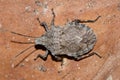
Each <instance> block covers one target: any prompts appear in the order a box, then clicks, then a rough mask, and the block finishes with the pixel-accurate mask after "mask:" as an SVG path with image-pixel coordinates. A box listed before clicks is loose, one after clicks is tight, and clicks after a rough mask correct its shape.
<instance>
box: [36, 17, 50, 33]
mask: <svg viewBox="0 0 120 80" xmlns="http://www.w3.org/2000/svg"><path fill="white" fill-rule="evenodd" d="M37 20H38V22H39V23H40V26H43V27H44V29H45V31H46V32H47V31H48V26H47V24H46V22H40V19H39V18H37Z"/></svg>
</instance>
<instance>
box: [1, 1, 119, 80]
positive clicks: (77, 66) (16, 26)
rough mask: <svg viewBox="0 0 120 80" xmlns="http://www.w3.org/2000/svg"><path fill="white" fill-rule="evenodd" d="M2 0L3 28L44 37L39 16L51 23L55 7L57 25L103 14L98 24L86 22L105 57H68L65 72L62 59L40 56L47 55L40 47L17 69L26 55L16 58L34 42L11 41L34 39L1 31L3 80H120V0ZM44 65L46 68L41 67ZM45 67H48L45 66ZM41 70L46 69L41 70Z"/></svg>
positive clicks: (99, 51) (96, 46) (97, 46)
mask: <svg viewBox="0 0 120 80" xmlns="http://www.w3.org/2000/svg"><path fill="white" fill-rule="evenodd" d="M40 2H41V3H39V4H38V3H37V4H36V3H35V1H34V0H7V1H5V0H1V1H0V28H5V29H8V30H12V31H15V32H18V33H22V34H26V35H31V36H35V37H38V36H41V35H42V34H44V33H45V31H44V29H43V28H42V27H41V26H39V23H38V21H37V20H36V18H37V17H39V18H40V20H41V21H46V22H47V23H48V24H50V21H51V18H52V15H51V8H54V11H55V13H56V18H55V25H60V26H62V25H64V24H65V23H66V22H67V19H68V20H73V19H76V18H78V19H81V20H88V19H95V18H96V16H99V15H101V16H102V17H101V18H100V19H99V20H98V21H97V22H95V23H86V24H87V25H88V26H90V27H91V28H92V29H93V30H94V32H95V33H96V35H97V43H96V45H95V47H94V49H93V50H92V51H96V52H98V53H99V54H100V55H101V56H102V57H103V58H102V59H100V58H98V57H97V56H91V57H89V58H87V59H84V60H80V61H73V60H69V59H66V60H65V63H64V64H65V66H64V67H63V68H62V71H61V72H60V73H58V71H59V70H60V69H61V67H60V64H61V63H60V62H56V61H53V60H52V59H51V56H48V58H47V60H46V61H43V60H41V59H38V60H36V61H34V58H35V57H36V55H37V54H39V53H41V54H44V51H42V50H39V51H37V52H35V53H34V54H31V55H30V56H29V57H27V58H26V59H25V61H23V62H22V64H20V66H18V67H17V68H13V66H14V65H15V64H17V63H18V62H19V61H20V60H22V59H23V58H24V57H25V56H26V55H28V54H29V53H30V52H31V51H32V50H34V48H32V49H30V50H29V51H26V52H25V54H23V55H21V56H19V57H17V58H14V56H15V55H16V54H18V53H19V52H21V51H22V50H24V49H25V48H26V47H28V46H30V45H26V44H25V45H24V44H16V43H11V42H10V40H16V41H25V42H26V41H32V39H29V38H25V37H21V36H18V35H14V34H11V33H10V32H8V31H2V30H0V61H1V62H0V80H33V79H34V80H40V79H42V80H106V79H108V80H109V79H113V80H119V79H120V77H119V73H120V64H119V61H120V54H119V52H120V49H119V47H120V35H119V34H120V27H119V25H120V15H119V14H120V1H119V0H99V1H98V0H84V1H83V0H76V1H74V0H64V1H63V0H41V1H40ZM41 66H42V68H41ZM43 66H44V67H43ZM41 69H45V71H44V70H41Z"/></svg>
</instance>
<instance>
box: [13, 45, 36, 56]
mask: <svg viewBox="0 0 120 80" xmlns="http://www.w3.org/2000/svg"><path fill="white" fill-rule="evenodd" d="M32 47H34V45H32V46H29V47H28V48H26V49H24V50H23V51H22V52H20V53H19V54H17V55H16V56H15V57H18V56H19V55H21V54H22V53H24V52H25V51H27V50H28V49H30V48H32Z"/></svg>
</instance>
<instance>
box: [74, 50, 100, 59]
mask: <svg viewBox="0 0 120 80" xmlns="http://www.w3.org/2000/svg"><path fill="white" fill-rule="evenodd" d="M93 55H97V56H98V57H99V58H102V57H101V56H100V55H99V54H98V53H96V52H92V53H90V54H86V55H82V56H81V57H78V58H77V59H76V60H82V59H85V58H88V57H90V56H93Z"/></svg>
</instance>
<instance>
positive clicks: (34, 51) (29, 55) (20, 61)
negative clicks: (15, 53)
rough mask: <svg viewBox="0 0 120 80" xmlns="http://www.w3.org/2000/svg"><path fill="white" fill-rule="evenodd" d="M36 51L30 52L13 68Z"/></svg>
mask: <svg viewBox="0 0 120 80" xmlns="http://www.w3.org/2000/svg"><path fill="white" fill-rule="evenodd" d="M35 51H36V50H33V51H32V52H30V53H29V54H28V55H27V56H25V57H24V58H23V59H22V60H21V61H20V62H19V63H17V64H16V65H15V66H14V68H16V67H17V66H19V65H20V63H22V62H23V61H24V60H25V59H26V58H27V57H28V56H30V55H31V54H32V53H34V52H35Z"/></svg>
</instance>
